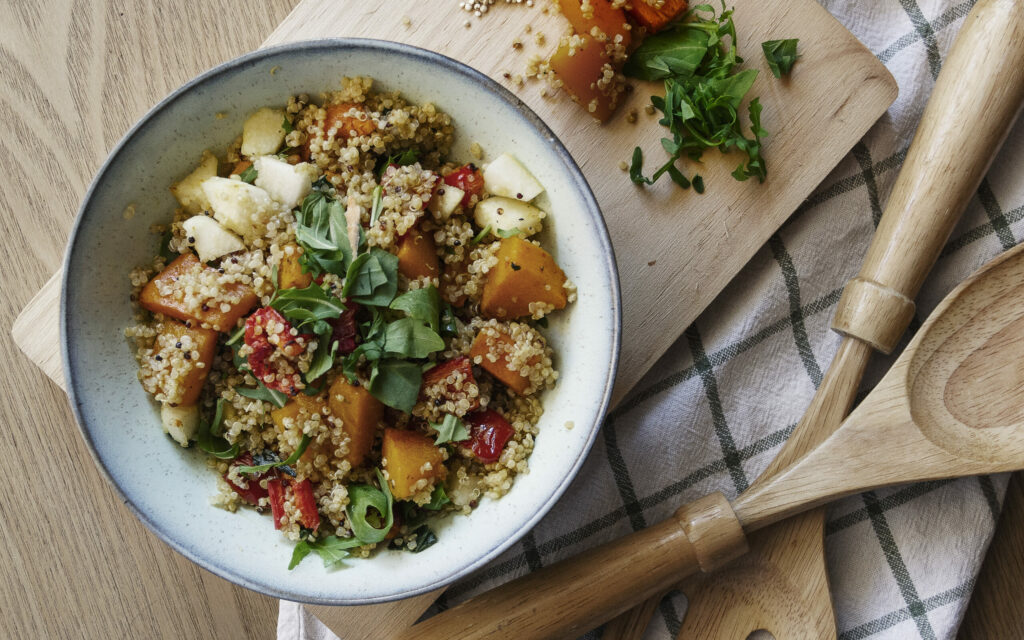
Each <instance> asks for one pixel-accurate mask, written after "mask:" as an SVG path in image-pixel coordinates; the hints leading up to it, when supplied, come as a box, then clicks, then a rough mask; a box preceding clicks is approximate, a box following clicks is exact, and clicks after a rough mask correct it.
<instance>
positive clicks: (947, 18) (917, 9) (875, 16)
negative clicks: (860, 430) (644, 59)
mask: <svg viewBox="0 0 1024 640" xmlns="http://www.w3.org/2000/svg"><path fill="white" fill-rule="evenodd" d="M822 4H823V5H824V6H825V7H826V8H828V9H829V10H830V11H831V12H832V13H833V14H834V15H835V16H836V17H837V18H839V19H840V20H841V21H842V22H843V23H844V24H845V25H846V26H847V27H848V28H849V29H851V30H852V31H853V32H854V33H855V34H857V36H858V37H859V38H860V39H861V40H862V41H863V42H864V43H865V44H866V45H867V46H868V47H869V48H871V50H872V51H875V52H876V54H877V55H878V58H879V59H880V60H881V61H882V62H884V63H885V64H886V65H887V66H888V67H889V69H890V70H891V71H892V72H893V74H894V75H895V76H896V78H897V80H898V81H899V84H900V97H899V98H898V100H897V102H896V104H894V105H893V107H892V108H891V109H890V111H889V113H888V114H887V115H886V116H885V117H883V118H882V120H881V121H880V122H879V123H878V124H877V125H876V126H875V127H874V128H873V129H872V131H871V132H870V133H869V134H868V135H867V136H866V137H865V138H864V140H862V141H861V142H860V143H858V144H857V145H856V146H855V147H854V149H853V150H852V152H851V153H850V154H849V155H848V156H847V157H846V158H845V159H844V160H843V162H842V163H841V164H840V165H839V167H837V168H836V170H835V171H834V172H833V173H832V175H831V176H829V178H828V179H827V180H826V181H825V182H824V183H823V184H822V185H821V187H820V188H819V189H818V190H817V191H816V192H815V193H814V194H813V195H812V196H811V197H810V198H809V199H808V200H807V201H806V202H805V203H804V205H803V206H802V207H801V208H800V209H799V210H798V211H797V212H796V213H795V214H794V215H793V217H792V218H791V219H790V220H789V221H787V223H786V224H785V225H784V226H783V228H782V229H781V230H780V231H779V232H778V233H777V234H776V235H774V236H773V237H772V238H771V239H770V240H769V241H768V243H767V245H766V246H765V247H764V248H763V249H762V250H761V251H760V252H759V253H758V254H757V255H756V256H755V257H754V258H753V259H752V260H751V262H750V263H749V264H748V265H747V266H746V267H745V268H744V270H743V271H742V272H741V273H740V274H739V275H738V276H737V277H736V278H735V279H734V281H733V282H732V283H731V284H730V285H729V287H728V288H727V289H726V290H725V291H724V292H723V293H722V295H721V296H720V297H719V299H718V300H716V301H715V302H714V304H713V305H712V306H711V307H710V308H709V309H707V310H706V311H705V312H704V314H703V315H702V316H701V317H700V318H699V319H698V320H697V322H696V323H694V325H693V326H691V327H690V328H688V329H687V330H686V332H685V334H684V335H683V337H681V338H680V339H679V341H678V342H677V343H676V344H675V345H674V346H673V347H672V348H671V349H670V350H669V352H668V353H667V354H665V356H664V357H663V358H662V359H661V360H660V361H659V362H658V363H657V364H656V365H655V366H654V367H653V368H652V370H651V371H650V372H649V373H648V375H647V376H646V378H645V379H644V380H643V381H642V382H641V384H640V385H638V386H637V388H636V389H635V390H634V392H633V393H632V394H631V395H630V396H629V397H628V398H627V399H626V400H625V401H624V402H623V403H622V404H621V405H620V406H619V407H618V408H616V410H614V411H612V412H611V414H610V415H609V416H608V418H607V420H606V422H605V425H604V428H603V429H602V431H601V435H600V437H599V439H598V442H597V444H596V445H595V447H594V450H593V452H592V453H591V455H590V458H589V459H588V460H587V462H586V464H585V466H584V468H583V470H582V471H581V472H580V475H579V477H578V478H577V479H576V481H575V482H574V484H573V486H572V487H571V488H570V489H569V491H568V492H567V493H566V495H565V496H564V497H563V498H562V500H561V501H560V503H559V504H558V505H557V506H556V507H555V508H554V509H553V510H552V512H551V513H550V514H549V515H548V516H547V518H545V519H544V520H543V521H542V522H541V523H540V525H538V526H537V527H536V528H535V529H534V530H533V531H532V532H531V533H530V534H528V535H527V536H525V537H524V538H523V540H522V542H521V543H520V544H518V545H516V547H514V548H513V549H511V550H510V551H508V552H507V553H505V554H504V555H503V556H502V557H500V558H499V559H498V560H496V561H495V562H494V563H492V564H491V565H490V566H488V567H486V568H485V569H483V570H481V571H479V572H477V573H476V574H474V575H473V576H471V577H469V578H468V579H466V580H463V581H462V582H460V583H458V584H456V585H455V586H453V587H452V588H451V589H449V590H448V592H447V593H445V595H444V596H443V597H442V598H441V599H440V600H439V601H438V603H437V604H436V605H435V607H434V609H433V611H437V610H443V609H445V608H447V607H449V606H452V605H453V604H457V603H458V602H460V601H462V600H464V599H466V598H468V597H470V596H472V595H474V594H477V593H480V592H482V591H484V590H486V589H489V588H491V587H494V586H496V585H498V584H501V583H503V582H506V581H508V580H510V579H512V578H515V577H516V576H520V575H523V574H525V573H527V572H529V571H532V570H535V569H537V568H540V567H543V566H545V565H548V564H551V563H553V562H556V561H558V560H560V559H563V558H566V557H568V556H571V555H574V554H576V553H579V552H581V551H583V550H585V549H587V548H588V547H592V546H595V545H597V544H600V543H603V542H606V541H608V540H611V539H613V538H616V537H619V536H622V535H624V534H627V533H630V532H632V531H634V530H637V529H640V528H643V527H645V526H647V525H649V524H651V523H653V522H657V521H658V520H660V519H663V518H666V517H668V516H669V515H670V514H671V513H672V511H673V510H674V509H675V508H676V507H677V506H678V505H680V504H682V503H683V502H685V501H687V500H692V499H695V498H697V497H700V496H701V495H703V494H705V493H707V492H709V491H715V490H720V491H723V492H724V493H725V494H726V495H728V496H730V497H733V496H735V495H736V494H738V493H740V492H742V491H743V490H744V489H746V487H747V486H748V485H749V484H750V483H751V482H752V481H753V480H754V478H756V477H757V475H758V474H759V473H760V472H761V471H762V470H763V469H764V468H765V467H766V466H767V465H768V463H769V461H770V460H771V457H772V456H773V455H774V454H775V453H776V452H777V451H778V449H779V447H780V446H781V445H782V443H783V442H785V440H786V438H787V437H788V436H789V434H790V432H791V431H792V429H793V427H794V425H795V423H796V422H797V420H798V419H799V418H800V415H801V414H802V413H803V411H804V409H805V408H806V406H807V404H808V402H809V401H810V399H811V396H812V395H813V393H814V390H815V387H816V386H817V385H818V384H819V383H820V382H821V378H822V373H823V371H824V370H825V369H826V368H827V367H828V364H829V362H830V361H831V359H832V357H833V355H834V354H835V351H836V349H837V348H838V346H839V337H838V336H836V335H835V334H834V333H832V332H831V331H830V330H829V322H830V320H831V317H832V311H833V309H834V307H835V304H836V302H837V301H838V299H839V294H840V292H841V290H842V286H843V285H844V284H845V282H846V281H847V280H848V279H849V278H850V277H852V276H853V275H854V274H855V273H856V271H857V269H858V268H859V265H860V263H861V260H862V258H863V256H864V253H865V251H866V249H867V246H868V243H869V242H870V240H871V236H872V233H873V231H874V228H875V226H877V224H878V221H879V219H880V217H881V215H882V210H883V207H884V204H885V202H886V200H887V198H888V195H889V191H890V190H891V188H892V184H893V181H894V180H895V178H896V175H897V173H898V170H899V168H900V166H901V164H902V162H903V158H904V156H905V155H906V150H907V147H908V145H909V143H910V139H911V137H912V135H913V132H914V129H915V128H916V125H917V122H918V120H919V118H920V116H921V112H922V110H923V108H924V105H925V102H926V100H927V97H928V95H929V94H930V91H931V88H932V86H933V84H934V81H935V78H936V76H937V75H938V73H939V70H940V69H941V67H942V62H943V60H944V56H945V54H946V51H947V50H948V48H949V46H950V44H951V43H952V40H953V38H954V36H955V34H956V31H957V29H958V28H959V26H960V24H961V23H962V19H963V17H964V16H965V15H966V14H967V12H968V11H969V10H970V8H971V6H972V5H973V2H970V1H969V2H954V1H951V0H932V1H929V0H877V1H876V2H856V1H854V0H822ZM742 18H743V16H742V14H738V15H737V22H738V23H739V24H740V25H742ZM803 44H804V43H801V45H803ZM797 64H798V65H799V63H797ZM961 117H963V118H964V119H965V121H966V120H969V119H971V118H978V117H984V114H961ZM768 128H769V129H770V124H769V126H768ZM768 144H769V146H768V147H767V149H766V156H767V157H768V161H769V166H770V162H771V157H770V152H771V147H770V142H769V143H768ZM955 152H956V150H952V149H951V150H950V153H955ZM1018 166H1024V127H1018V128H1017V129H1016V130H1015V131H1014V132H1013V133H1011V135H1010V138H1009V140H1008V141H1007V143H1006V145H1005V147H1004V149H1003V150H1002V152H1001V153H1000V155H999V157H998V158H997V159H996V161H995V163H994V164H993V168H992V170H991V171H990V172H989V175H988V176H987V178H986V179H985V181H984V182H983V183H982V185H981V187H980V188H979V189H978V192H977V198H976V199H974V201H972V203H971V205H970V207H969V209H968V211H967V213H966V214H965V216H964V219H963V220H962V221H961V223H960V225H959V226H958V227H957V229H956V230H955V231H954V232H953V235H952V238H951V240H950V242H949V244H948V246H947V247H946V249H945V250H944V252H943V254H942V257H941V258H940V261H939V264H938V265H937V266H936V268H935V270H934V271H933V272H932V274H931V276H930V277H929V280H928V282H927V283H926V285H925V289H924V290H923V291H922V292H921V294H920V296H919V298H918V309H919V311H918V316H917V318H916V319H915V322H914V323H913V324H912V326H911V331H910V333H912V332H913V331H914V330H916V328H917V327H919V326H920V322H921V320H923V318H924V317H926V315H927V314H928V312H930V311H931V309H932V308H934V306H935V305H936V304H937V303H938V302H939V300H941V299H942V297H943V296H944V295H945V294H946V293H948V292H949V290H950V289H952V288H953V287H954V286H955V285H956V284H957V283H958V282H960V281H961V280H963V279H964V278H965V277H966V276H967V275H968V274H969V273H970V272H972V271H973V270H975V269H976V268H977V267H979V266H980V265H982V264H983V263H985V262H986V261H988V260H989V259H991V258H992V257H993V256H995V255H997V254H998V253H1000V252H1002V251H1004V250H1005V249H1008V248H1010V247H1012V246H1014V245H1015V244H1016V243H1017V242H1018V239H1019V238H1022V237H1024V225H1022V219H1024V175H1021V174H1020V172H1019V171H1018V170H1017V169H1016V168H1017V167H1018ZM769 179H771V177H770V175H769ZM709 188H713V186H709ZM684 201H685V199H684ZM680 215H685V212H684V211H680ZM625 330H626V331H628V330H629V327H626V328H625ZM904 344H905V343H904ZM893 360H894V358H892V357H890V358H885V357H882V356H877V357H876V358H875V359H874V361H873V362H872V364H871V365H870V366H869V368H868V373H867V375H866V376H865V384H864V388H863V390H862V394H863V393H866V392H867V390H869V389H870V388H871V387H872V386H873V385H874V384H875V383H876V382H877V381H878V380H879V379H880V377H881V375H882V374H883V373H884V372H885V370H886V369H887V368H888V367H889V366H890V365H891V364H892V362H893ZM541 437H543V434H541ZM879 446H880V447H881V446H885V443H884V440H880V442H879ZM1005 485H1006V478H1005V476H994V477H981V478H965V479H961V480H955V481H939V482H929V483H923V484H919V485H913V486H906V487H895V488H889V489H883V490H877V491H872V492H868V493H866V494H864V495H861V496H856V497H852V498H848V499H846V500H843V501H841V502H839V503H837V504H835V505H832V507H831V510H830V516H829V521H828V524H827V530H826V546H827V553H828V562H829V568H830V574H831V580H832V587H833V596H834V599H835V605H836V613H837V617H838V623H839V631H840V638H842V639H843V640H859V639H862V638H873V639H874V638H892V639H897V638H898V639H904V638H929V639H931V638H940V639H949V638H953V637H955V634H956V629H957V626H958V625H959V622H960V618H961V616H962V613H963V610H964V607H965V605H966V603H967V600H968V599H969V597H970V594H971V589H972V587H973V585H974V579H975V576H976V573H977V570H978V568H979V566H980V563H981V560H982V558H983V556H984V552H985V549H986V548H987V546H988V542H989V539H990V537H991V535H992V530H993V527H994V525H995V522H996V519H997V518H998V515H999V510H1000V506H1001V500H1002V496H1003V492H1004V491H1005ZM685 613H686V600H685V597H683V596H682V595H681V594H671V595H670V596H669V597H667V598H665V600H664V601H663V602H662V603H661V606H660V608H659V615H657V616H656V617H655V620H654V623H653V624H652V625H651V628H650V629H648V632H647V636H646V637H647V638H648V639H650V640H655V639H657V640H663V639H667V638H674V637H675V634H676V633H677V632H678V629H679V626H680V623H681V620H682V618H683V616H685ZM585 637H586V638H593V639H596V638H599V637H600V630H596V631H594V632H591V633H590V634H588V635H587V636H585Z"/></svg>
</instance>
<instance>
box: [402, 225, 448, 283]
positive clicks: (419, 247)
mask: <svg viewBox="0 0 1024 640" xmlns="http://www.w3.org/2000/svg"><path fill="white" fill-rule="evenodd" d="M398 270H399V271H400V272H401V274H402V275H403V276H405V277H406V278H410V279H415V278H434V277H437V275H438V273H439V272H440V268H439V267H438V263H437V247H436V246H435V245H434V238H433V236H432V235H431V234H429V233H423V232H422V231H420V229H419V227H413V228H412V229H409V231H408V233H406V234H405V235H404V236H401V237H400V238H398Z"/></svg>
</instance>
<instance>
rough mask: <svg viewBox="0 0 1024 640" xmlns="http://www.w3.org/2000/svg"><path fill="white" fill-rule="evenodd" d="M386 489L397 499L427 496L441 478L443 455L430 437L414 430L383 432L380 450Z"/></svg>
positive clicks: (443, 469) (444, 470) (442, 474)
mask: <svg viewBox="0 0 1024 640" xmlns="http://www.w3.org/2000/svg"><path fill="white" fill-rule="evenodd" d="M382 454H383V457H384V470H385V471H387V472H388V486H389V487H390V489H391V494H392V495H393V496H394V497H395V499H397V500H407V499H409V498H412V497H413V496H417V495H425V494H429V492H430V488H431V487H432V486H433V485H434V482H435V481H436V480H439V479H444V477H445V474H446V473H447V470H446V469H445V466H444V454H442V453H441V450H440V449H439V448H437V446H435V445H434V443H433V441H431V439H430V438H428V437H427V436H425V435H423V434H422V433H418V432H416V431H404V430H401V429H385V430H384V443H383V451H382Z"/></svg>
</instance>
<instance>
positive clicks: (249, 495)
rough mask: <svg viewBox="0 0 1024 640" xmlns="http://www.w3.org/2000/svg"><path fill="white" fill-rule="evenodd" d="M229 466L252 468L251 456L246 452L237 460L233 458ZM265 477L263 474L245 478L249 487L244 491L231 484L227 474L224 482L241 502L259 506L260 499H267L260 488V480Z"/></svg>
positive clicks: (264, 490)
mask: <svg viewBox="0 0 1024 640" xmlns="http://www.w3.org/2000/svg"><path fill="white" fill-rule="evenodd" d="M231 466H232V467H239V466H246V467H251V466H252V454H251V453H249V452H248V451H246V452H245V453H243V454H242V455H240V456H238V457H237V458H235V459H234V461H233V462H232V463H231ZM228 471H229V472H230V471H231V470H230V469H228ZM266 475H267V474H265V473H261V474H259V475H258V476H246V480H248V483H249V486H248V487H247V488H245V489H243V488H242V487H239V486H238V485H237V484H235V483H234V482H232V481H231V479H230V478H228V474H227V473H225V474H224V481H225V482H227V483H228V486H229V487H231V490H232V491H234V492H235V493H237V494H238V497H240V498H241V499H242V500H244V501H245V502H247V503H249V504H253V505H255V504H259V502H260V498H266V497H267V490H266V489H264V488H263V487H261V486H260V480H262V479H263V478H264V477H266Z"/></svg>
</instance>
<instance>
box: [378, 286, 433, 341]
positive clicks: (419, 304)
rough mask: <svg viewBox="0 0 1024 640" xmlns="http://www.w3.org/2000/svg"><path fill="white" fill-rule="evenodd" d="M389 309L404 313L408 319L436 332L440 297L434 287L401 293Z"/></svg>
mask: <svg viewBox="0 0 1024 640" xmlns="http://www.w3.org/2000/svg"><path fill="white" fill-rule="evenodd" d="M389 308H391V309H395V310H397V311H404V312H405V315H407V316H408V317H410V318H415V319H416V320H419V321H420V322H423V323H425V324H427V325H428V326H429V327H430V328H431V329H433V330H434V331H438V325H439V319H438V318H439V316H440V309H441V295H440V294H439V293H438V292H437V287H435V286H434V285H430V286H429V287H424V288H423V289H413V290H412V291H407V292H406V293H403V294H402V295H400V296H398V297H397V298H395V299H394V300H393V301H392V302H391V304H390V305H389Z"/></svg>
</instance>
